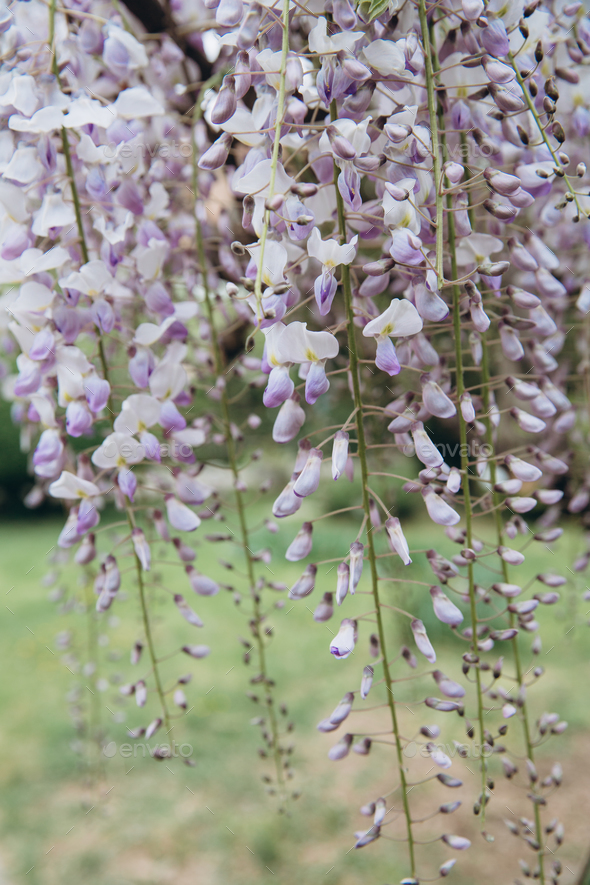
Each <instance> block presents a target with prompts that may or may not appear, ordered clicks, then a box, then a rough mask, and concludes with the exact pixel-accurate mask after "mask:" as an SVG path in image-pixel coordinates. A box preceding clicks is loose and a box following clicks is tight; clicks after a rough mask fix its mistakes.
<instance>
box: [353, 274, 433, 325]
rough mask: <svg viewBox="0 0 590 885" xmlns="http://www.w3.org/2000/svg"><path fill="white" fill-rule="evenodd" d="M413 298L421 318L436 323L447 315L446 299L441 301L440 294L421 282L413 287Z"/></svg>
mask: <svg viewBox="0 0 590 885" xmlns="http://www.w3.org/2000/svg"><path fill="white" fill-rule="evenodd" d="M361 294H362V293H361ZM414 300H415V302H416V310H417V311H418V313H419V314H420V316H421V317H422V319H423V320H429V321H430V322H433V323H438V322H439V321H440V320H444V318H445V317H447V316H448V315H449V307H448V305H447V303H446V301H443V299H442V298H441V297H440V295H438V294H437V293H436V292H432V291H431V290H430V289H429V288H428V287H427V286H425V285H423V284H422V283H418V284H417V285H416V286H415V287H414Z"/></svg>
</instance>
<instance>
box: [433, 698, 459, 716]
mask: <svg viewBox="0 0 590 885" xmlns="http://www.w3.org/2000/svg"><path fill="white" fill-rule="evenodd" d="M424 703H425V704H426V706H427V707H430V709H431V710H436V711H437V712H438V713H456V712H457V711H459V710H461V709H462V708H461V704H458V703H456V701H441V700H440V698H425V699H424Z"/></svg>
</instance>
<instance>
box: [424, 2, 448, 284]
mask: <svg viewBox="0 0 590 885" xmlns="http://www.w3.org/2000/svg"><path fill="white" fill-rule="evenodd" d="M418 13H419V16H420V28H421V30H422V41H423V43H424V68H425V73H426V95H427V102H428V116H429V118H430V133H431V137H432V172H433V175H434V192H435V195H436V264H435V267H436V276H437V278H438V287H439V289H442V287H443V282H444V274H443V204H442V200H441V199H440V189H441V184H442V174H441V155H440V142H439V134H438V124H439V121H438V116H437V101H436V95H435V83H434V64H435V62H434V61H433V53H432V45H431V34H430V30H429V25H428V18H427V15H426V0H419V4H418Z"/></svg>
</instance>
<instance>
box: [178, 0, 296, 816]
mask: <svg viewBox="0 0 590 885" xmlns="http://www.w3.org/2000/svg"><path fill="white" fill-rule="evenodd" d="M285 6H286V7H288V3H286V4H285ZM211 85H212V83H211V82H210V81H209V82H208V83H205V84H204V85H203V87H202V88H201V92H200V95H199V99H198V101H197V103H196V106H195V114H194V123H196V122H197V121H198V120H199V119H200V117H201V114H202V111H201V108H200V98H201V95H202V94H203V91H204V90H205V89H207V88H210V86H211ZM193 132H194V126H193ZM196 158H197V150H196V144H195V142H194V140H193V190H194V194H195V228H196V240H197V256H198V259H199V265H200V268H201V277H202V281H203V291H204V295H205V307H206V310H207V317H208V320H209V328H210V335H211V343H212V347H213V359H214V364H215V375H216V377H217V378H223V372H224V360H223V354H222V352H221V347H220V345H219V336H218V333H217V330H216V326H215V312H214V307H213V302H212V298H211V292H210V291H209V284H208V281H207V256H206V253H205V243H204V239H203V229H202V225H201V220H200V218H199V215H198V212H197V211H196V203H197V195H198V192H199V191H198V187H199V184H198V169H197V160H196ZM220 402H221V410H222V422H223V428H224V435H225V440H226V448H227V457H228V461H229V465H230V470H231V472H232V475H233V477H234V495H235V501H236V510H237V513H238V522H239V525H240V535H241V546H242V549H243V551H244V559H245V562H246V572H247V576H248V583H249V585H250V595H251V597H252V606H253V614H254V617H253V628H254V630H253V632H254V638H255V641H256V647H257V654H258V665H259V669H260V673H261V675H262V678H263V685H264V693H265V704H266V707H267V710H268V718H269V723H270V732H271V735H272V750H273V758H274V763H275V770H276V777H277V784H278V789H279V796H280V798H281V799H282V798H283V797H284V794H285V778H284V773H283V763H282V758H281V746H280V734H279V724H278V721H277V716H276V711H275V706H274V698H273V696H272V690H271V682H270V679H269V678H268V674H267V665H266V650H265V646H264V635H263V633H262V630H261V624H262V610H261V605H260V598H259V596H258V593H257V592H256V573H255V566H254V559H253V557H252V551H251V549H250V533H249V531H248V523H247V520H246V510H245V505H244V497H243V495H242V492H241V491H240V489H239V488H238V486H237V482H238V480H239V476H240V470H239V466H238V458H237V453H236V447H235V442H234V438H233V435H232V430H231V413H230V404H229V397H228V395H227V390H226V387H225V385H224V386H223V388H222V390H221V398H220Z"/></svg>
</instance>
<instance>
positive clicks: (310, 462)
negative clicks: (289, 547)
mask: <svg viewBox="0 0 590 885" xmlns="http://www.w3.org/2000/svg"><path fill="white" fill-rule="evenodd" d="M323 457H324V453H323V452H322V450H321V449H310V451H309V455H308V456H307V461H306V463H305V467H304V468H303V470H302V471H301V473H300V474H299V476H298V477H297V479H296V480H295V484H294V486H293V491H294V493H295V494H296V495H297V497H298V498H307V497H308V495H311V494H313V493H314V492H315V491H316V490H317V488H318V486H319V484H320V469H321V466H322V458H323ZM273 512H274V511H273ZM275 516H276V514H275Z"/></svg>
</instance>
